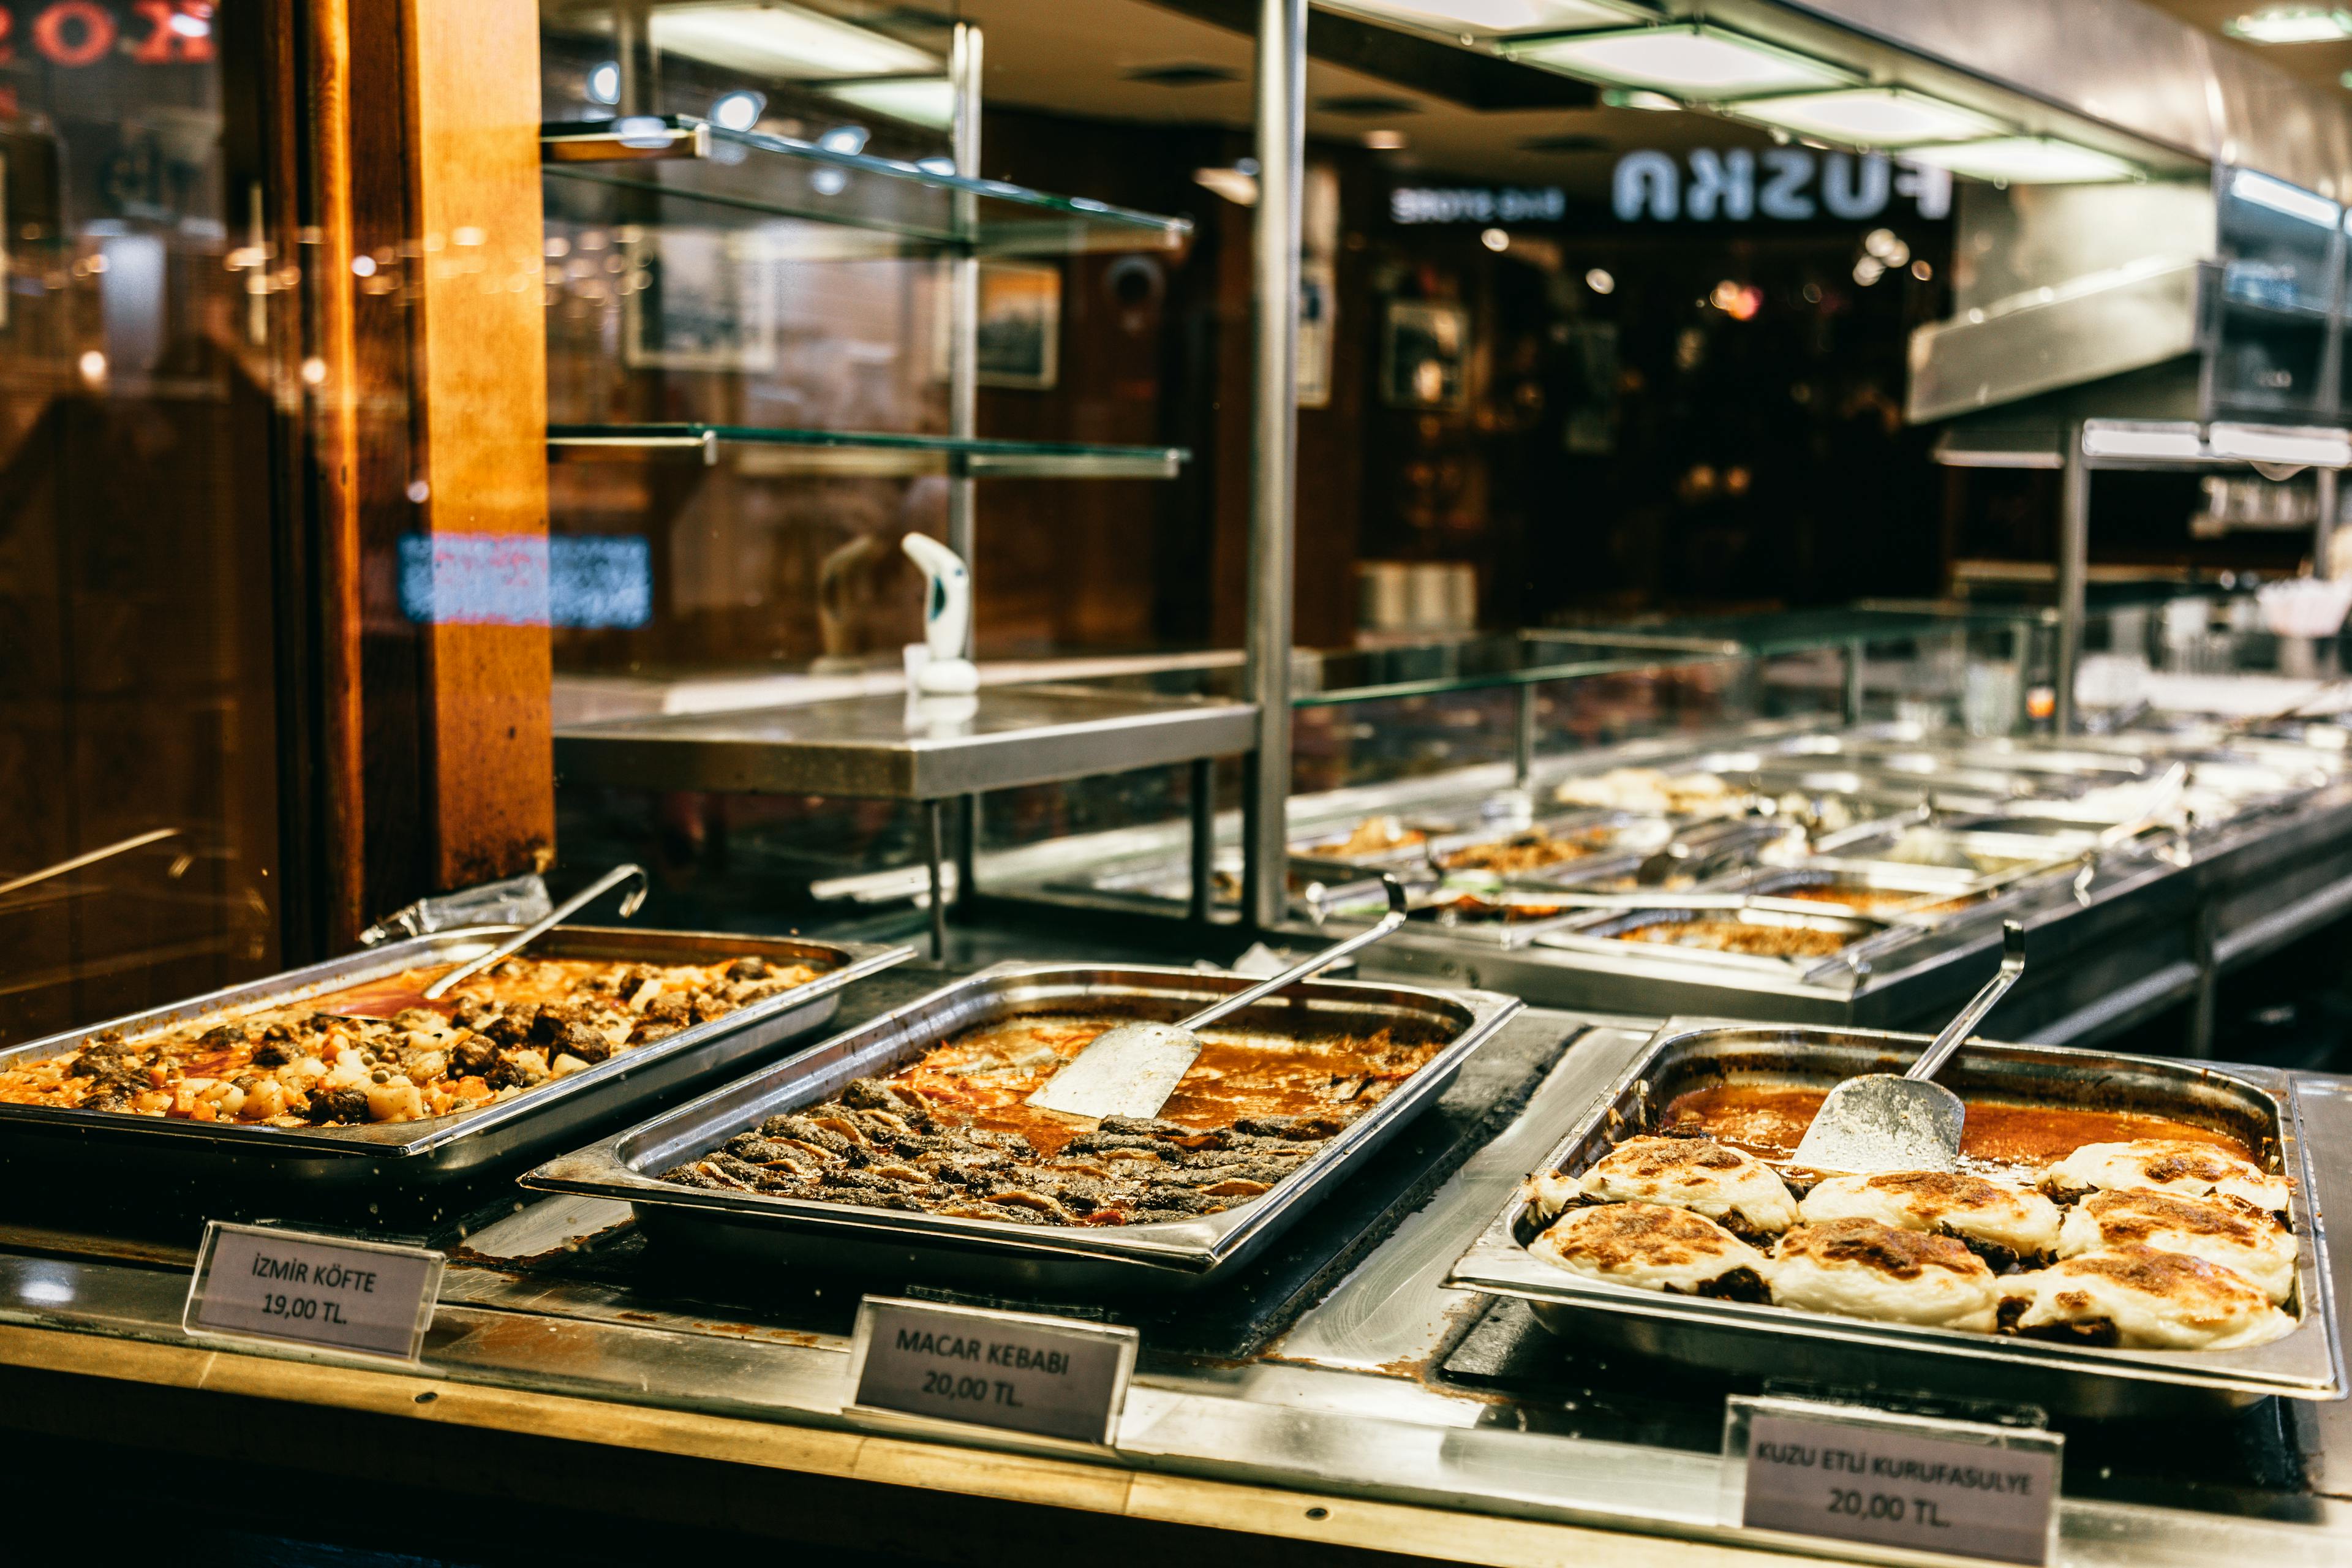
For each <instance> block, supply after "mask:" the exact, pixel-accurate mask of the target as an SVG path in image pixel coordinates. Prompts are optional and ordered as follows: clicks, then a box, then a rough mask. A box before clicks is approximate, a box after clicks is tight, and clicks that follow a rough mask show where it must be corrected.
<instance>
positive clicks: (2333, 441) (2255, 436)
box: [2206, 425, 2352, 468]
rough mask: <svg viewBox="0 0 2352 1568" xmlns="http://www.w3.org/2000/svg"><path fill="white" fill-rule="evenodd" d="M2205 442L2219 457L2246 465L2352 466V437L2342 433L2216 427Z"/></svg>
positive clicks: (2265, 427)
mask: <svg viewBox="0 0 2352 1568" xmlns="http://www.w3.org/2000/svg"><path fill="white" fill-rule="evenodd" d="M2206 442H2207V444H2208V445H2209V446H2210V447H2212V448H2213V455H2214V456H2215V457H2217V458H2235V459H2237V460H2238V461H2240V462H2246V463H2293V464H2296V465H2305V464H2308V465H2310V466H2311V467H2313V468H2343V467H2345V466H2346V465H2347V463H2352V437H2347V436H2346V434H2345V433H2344V432H2343V431H2341V430H2282V429H2279V428H2277V427H2275V426H2263V425H2216V426H2213V427H2212V428H2211V430H2210V431H2209V432H2208V433H2207V436H2206Z"/></svg>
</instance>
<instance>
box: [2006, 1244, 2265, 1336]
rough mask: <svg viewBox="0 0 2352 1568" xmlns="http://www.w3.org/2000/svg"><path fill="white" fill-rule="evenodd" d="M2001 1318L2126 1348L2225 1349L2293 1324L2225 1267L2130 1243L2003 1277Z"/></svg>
mask: <svg viewBox="0 0 2352 1568" xmlns="http://www.w3.org/2000/svg"><path fill="white" fill-rule="evenodd" d="M2003 1285H2004V1294H2005V1295H2006V1297H2007V1298H2008V1300H2007V1301H2006V1302H2004V1306H2003V1317H2004V1320H2005V1321H2007V1322H2008V1323H2009V1325H2010V1326H2011V1328H2012V1329H2013V1330H2014V1331H2016V1332H2017V1333H2020V1334H2024V1335H2029V1336H2032V1337H2035V1338H2047V1339H2063V1340H2071V1341H2074V1342H2080V1343H2084V1344H2090V1345H2105V1346H2114V1347H2116V1348H2118V1349H2122V1350H2167V1351H2219V1350H2237V1349H2241V1348H2242V1347H2244V1346H2248V1345H2263V1344H2268V1343H2270V1342H2272V1341H2273V1340H2276V1339H2281V1338H2284V1336H2285V1335H2287V1334H2289V1333H2292V1332H2293V1331H2294V1319H2293V1318H2291V1317H2289V1316H2287V1314H2285V1313H2284V1312H2282V1311H2280V1310H2278V1309H2277V1308H2276V1307H2274V1306H2273V1305H2271V1300H2270V1298H2269V1297H2268V1296H2265V1295H2264V1294H2263V1292H2262V1291H2261V1290H2259V1289H2255V1287H2254V1286H2253V1285H2252V1284H2250V1283H2248V1282H2247V1280H2246V1279H2244V1278H2243V1277H2242V1276H2240V1275H2238V1274H2236V1273H2234V1272H2233V1271H2231V1270H2230V1269H2227V1268H2215V1267H2214V1266H2213V1265H2212V1264H2210V1263H2208V1262H2206V1261H2205V1260H2204V1259H2203V1258H2192V1257H2189V1255H2188V1254H2186V1253H2181V1252H2159V1251H2158V1250H2157V1249H2156V1248H2155V1247H2143V1246H2141V1245H2139V1244H2138V1243H2137V1242H2124V1243H2122V1244H2120V1245H2116V1246H2111V1247H2105V1248H2102V1249H2101V1250H2099V1251H2097V1252H2086V1253H2084V1254H2083V1255H2082V1256H2080V1257H2077V1258H2065V1259H2063V1260H2062V1261H2060V1262H2057V1263H2054V1264H2052V1265H2051V1266H2050V1267H2049V1268H2044V1269H2042V1270H2040V1271H2039V1272H2037V1273H2033V1274H2026V1275H2021V1276H2019V1277H2017V1278H2015V1279H2010V1280H2006V1281H2004V1282H2003Z"/></svg>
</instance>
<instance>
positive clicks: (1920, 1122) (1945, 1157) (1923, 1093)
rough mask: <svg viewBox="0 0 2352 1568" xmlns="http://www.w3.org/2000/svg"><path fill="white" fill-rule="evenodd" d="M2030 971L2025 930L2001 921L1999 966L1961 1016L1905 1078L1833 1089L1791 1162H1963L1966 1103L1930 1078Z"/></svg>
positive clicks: (1863, 1168)
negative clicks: (2026, 963) (1970, 1031)
mask: <svg viewBox="0 0 2352 1568" xmlns="http://www.w3.org/2000/svg"><path fill="white" fill-rule="evenodd" d="M2022 973H2025V928H2024V927H2023V926H2021V925H2019V924H2018V923H2017V922H2016V921H2002V922H2001V927H2000V972H1999V973H1996V974H1995V975H1994V976H1993V977H1992V978H1991V979H1990V980H1989V981H1987V982H1985V987H1984V989H1983V990H1981V991H1979V992H1978V993H1977V994H1976V995H1975V997H1974V998H1973V999H1971V1000H1970V1001H1969V1005H1967V1006H1965V1007H1963V1008H1961V1009H1960V1016H1958V1017H1957V1018H1954V1019H1953V1020H1952V1021H1951V1022H1950V1023H1948V1024H1947V1025H1945V1026H1944V1032H1943V1033H1942V1034H1940V1035H1937V1037H1935V1039H1934V1040H1933V1041H1932V1042H1931V1043H1930V1044H1929V1045H1928V1047H1927V1049H1926V1050H1924V1051H1922V1052H1920V1053H1919V1059H1918V1060H1917V1061H1916V1062H1913V1063H1912V1064H1911V1070H1910V1071H1909V1072H1906V1073H1905V1074H1903V1075H1902V1076H1901V1077H1900V1078H1897V1077H1896V1076H1895V1074H1893V1073H1886V1072H1874V1073H1865V1074H1864V1075H1863V1076H1862V1077H1860V1078H1850V1079H1846V1080H1845V1081H1844V1082H1843V1083H1842V1084H1839V1085H1838V1086H1837V1087H1836V1088H1835V1089H1832V1090H1830V1097H1829V1098H1828V1099H1827V1100H1823V1101H1822V1108H1821V1110H1817V1111H1815V1112H1814V1113H1813V1120H1812V1124H1811V1126H1809V1127H1807V1128H1806V1129H1805V1136H1804V1138H1803V1140H1802V1141H1801V1142H1799V1143H1798V1145H1797V1154H1796V1158H1795V1159H1794V1160H1792V1161H1791V1162H1790V1163H1792V1164H1797V1165H1805V1166H1810V1167H1811V1168H1812V1169H1814V1170H1817V1171H1852V1172H1854V1173H1871V1172H1875V1171H1949V1170H1951V1169H1953V1168H1955V1167H1956V1166H1957V1165H1958V1163H1959V1160H1960V1129H1961V1127H1962V1126H1963V1125H1964V1124H1965V1123H1966V1121H1967V1120H1968V1114H1969V1111H1968V1107H1967V1106H1966V1105H1964V1104H1962V1103H1961V1102H1960V1097H1959V1096H1958V1095H1957V1094H1954V1093H1953V1092H1952V1091H1951V1090H1950V1089H1946V1088H1945V1087H1944V1086H1943V1085H1941V1084H1938V1083H1931V1082H1929V1081H1928V1080H1929V1079H1933V1078H1934V1077H1935V1076H1936V1070H1937V1068H1941V1067H1942V1066H1943V1065H1944V1063H1945V1062H1947V1061H1948V1060H1949V1059H1950V1058H1951V1055H1952V1053H1953V1052H1954V1051H1957V1050H1958V1049H1959V1048H1960V1042H1961V1041H1963V1040H1965V1039H1967V1038H1968V1037H1969V1030H1970V1029H1973V1028H1975V1027H1976V1026H1977V1025H1978V1024H1979V1023H1981V1022H1982V1021H1983V1020H1984V1016H1985V1015H1986V1014H1987V1013H1990V1012H1991V1011H1992V1005H1993V1004H1994V1003H1996V1002H1998V1001H2000V999H2001V998H2002V997H2003V996H2005V995H2007V994H2008V993H2009V988H2010V987H2011V986H2012V985H2014V984H2017V977H2018V976H2019V975H2021V974H2022Z"/></svg>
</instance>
